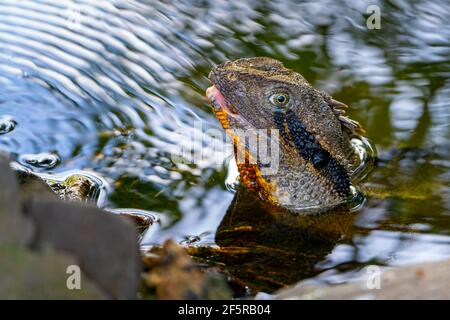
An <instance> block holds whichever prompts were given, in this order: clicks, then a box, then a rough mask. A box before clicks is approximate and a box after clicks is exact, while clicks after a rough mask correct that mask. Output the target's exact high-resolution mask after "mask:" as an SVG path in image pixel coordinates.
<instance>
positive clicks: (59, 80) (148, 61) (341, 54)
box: [0, 0, 450, 282]
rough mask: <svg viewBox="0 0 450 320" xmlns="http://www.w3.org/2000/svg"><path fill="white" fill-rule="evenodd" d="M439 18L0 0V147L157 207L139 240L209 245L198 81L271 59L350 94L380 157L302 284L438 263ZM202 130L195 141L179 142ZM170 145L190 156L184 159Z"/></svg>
mask: <svg viewBox="0 0 450 320" xmlns="http://www.w3.org/2000/svg"><path fill="white" fill-rule="evenodd" d="M369 4H377V5H379V6H380V8H381V29H380V30H369V29H368V28H366V18H367V16H368V15H367V14H366V9H367V6H368V5H369ZM449 20H450V5H449V3H448V1H445V0H443V1H374V2H373V3H372V2H371V3H366V2H365V1H344V2H339V4H338V3H336V2H335V1H321V2H320V3H318V2H317V3H316V1H311V2H294V1H293V2H289V1H163V2H157V1H140V2H135V1H56V0H54V1H51V0H48V1H15V0H11V1H6V0H0V148H1V149H3V150H6V151H8V152H9V153H11V155H12V157H13V158H14V160H16V161H17V162H18V163H20V164H22V165H23V166H26V167H28V168H30V169H32V170H33V171H35V172H37V173H42V174H65V173H66V172H68V171H71V170H84V171H90V172H94V173H95V174H96V175H98V176H99V177H101V178H103V179H104V180H105V181H106V182H107V185H108V187H107V190H108V192H107V194H106V200H105V201H103V202H102V203H101V204H100V205H101V206H105V207H111V208H137V209H142V210H148V211H151V212H154V213H156V214H157V215H158V216H160V218H161V225H160V227H158V228H155V230H152V231H151V232H149V233H148V234H147V236H146V237H145V238H144V242H143V244H144V245H145V244H155V243H161V241H163V240H164V239H166V238H175V239H177V240H178V241H184V242H186V241H188V242H195V241H196V240H199V241H200V242H199V243H201V244H212V243H213V242H214V234H215V230H216V229H217V227H218V225H219V223H220V221H221V220H222V218H223V216H224V214H225V212H226V210H227V208H228V207H229V205H230V203H231V201H232V199H233V193H232V192H231V191H228V190H227V188H226V185H227V183H226V179H227V175H228V174H229V178H228V179H229V180H228V182H229V183H232V181H233V173H232V172H231V173H229V172H228V169H227V168H228V166H227V163H228V161H227V160H226V159H227V156H226V155H228V156H229V154H230V149H229V148H228V149H226V150H217V148H215V147H214V143H213V142H214V141H219V140H220V141H221V140H222V138H221V137H218V136H217V132H221V130H220V125H219V123H218V122H217V120H216V119H215V117H214V116H213V115H212V112H211V111H210V109H209V107H208V105H207V103H206V101H205V98H204V91H205V89H206V88H207V87H208V86H209V85H210V84H209V82H208V79H207V78H206V76H207V74H208V72H209V70H210V69H211V67H212V66H213V65H214V64H216V63H220V62H223V61H224V60H232V59H237V58H241V57H247V56H270V57H273V58H276V59H279V60H281V61H282V62H283V63H284V64H285V65H286V66H288V67H290V68H293V69H295V70H297V71H298V72H300V73H302V74H303V75H304V77H305V78H306V79H307V80H308V81H310V83H311V84H312V85H314V86H315V87H316V88H319V89H322V90H325V91H327V92H329V93H330V94H331V95H333V97H335V98H336V99H337V100H340V101H343V102H345V103H347V104H349V105H350V106H351V107H352V108H351V110H350V111H349V114H350V116H351V117H352V118H354V119H355V120H357V121H359V122H360V123H361V124H363V126H364V127H365V128H366V131H367V136H368V137H369V138H370V139H371V141H373V142H374V143H375V145H376V147H377V149H378V154H379V158H380V159H379V161H378V164H377V168H376V169H375V170H373V171H372V173H371V174H370V176H369V177H368V178H367V179H366V181H365V188H366V189H365V190H366V192H365V193H366V198H367V199H366V202H365V204H364V205H363V206H362V207H361V208H360V209H359V210H358V212H357V213H356V218H355V221H354V222H353V223H352V227H351V231H350V232H347V233H346V234H345V236H343V237H341V238H340V239H338V240H336V243H335V244H334V245H333V247H332V248H331V249H330V250H331V253H330V254H326V255H325V256H324V258H323V259H322V260H321V261H319V262H318V263H317V264H316V267H315V272H316V273H317V274H318V275H317V276H316V277H315V279H317V280H323V281H330V282H340V281H345V280H348V279H353V278H356V277H358V275H359V274H360V273H361V272H362V271H361V267H363V266H365V265H368V264H378V265H402V264H409V263H415V262H421V261H433V260H439V259H443V258H445V257H449V256H450V184H449V181H450V170H449V169H450V159H449V156H450V126H449V121H450V103H449V98H450V80H449V75H450V59H449V57H450V46H449V39H450V26H449V24H448V21H449ZM214 129H218V130H214ZM202 133H205V135H203V136H202V137H203V138H204V141H203V148H201V147H200V146H198V145H197V144H195V143H194V142H193V139H194V138H193V137H194V136H195V135H202ZM180 149H184V150H188V151H195V150H197V151H198V150H199V149H201V150H202V151H203V154H202V156H201V157H200V158H199V159H198V160H197V161H194V163H185V162H184V163H183V162H180V161H177V160H176V159H174V157H173V154H174V153H176V151H177V150H180ZM222 151H223V152H222ZM228 159H229V157H228ZM230 181H231V182H230ZM251 214H252V212H251V210H250V211H249V212H248V215H251ZM312 250H314V248H312ZM263 254H264V253H263ZM255 255H256V256H257V251H255ZM301 277H302V276H300V275H299V276H298V277H297V279H293V280H298V279H299V278H301ZM293 280H292V281H293ZM289 281H290V280H289ZM289 281H287V282H289ZM285 282H286V281H285Z"/></svg>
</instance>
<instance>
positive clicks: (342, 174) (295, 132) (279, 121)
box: [274, 110, 350, 197]
mask: <svg viewBox="0 0 450 320" xmlns="http://www.w3.org/2000/svg"><path fill="white" fill-rule="evenodd" d="M274 121H275V123H276V125H277V128H278V130H279V131H280V134H281V136H282V137H283V138H284V139H285V140H286V141H287V142H292V143H293V144H294V145H295V148H296V150H297V152H298V154H299V155H300V156H301V157H302V158H303V159H304V160H305V161H308V162H309V163H311V164H312V165H313V166H314V168H315V169H316V170H317V171H318V172H319V173H320V174H321V175H323V176H325V177H326V178H327V179H329V180H330V181H332V183H333V184H334V187H335V189H336V191H337V192H338V194H339V195H340V196H343V197H347V196H349V195H350V179H349V177H348V174H347V171H346V170H345V168H344V167H343V166H342V165H341V164H340V163H339V162H338V161H337V160H336V159H334V158H333V156H332V155H330V153H329V152H328V151H327V150H325V149H323V148H322V147H321V146H320V144H319V142H318V141H317V140H316V138H315V137H314V135H313V134H312V133H311V132H309V131H307V130H306V128H305V126H304V125H303V123H302V122H301V121H300V120H299V119H298V118H297V117H296V115H295V113H294V112H293V111H291V110H288V111H286V113H284V112H283V111H278V110H277V111H275V114H274ZM285 124H287V128H288V131H289V132H286V128H285Z"/></svg>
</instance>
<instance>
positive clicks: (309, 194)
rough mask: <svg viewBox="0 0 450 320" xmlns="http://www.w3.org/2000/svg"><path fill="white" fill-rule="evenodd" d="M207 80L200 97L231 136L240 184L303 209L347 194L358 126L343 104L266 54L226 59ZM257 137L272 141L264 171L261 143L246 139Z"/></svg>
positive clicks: (269, 199)
mask: <svg viewBox="0 0 450 320" xmlns="http://www.w3.org/2000/svg"><path fill="white" fill-rule="evenodd" d="M209 79H210V80H211V82H212V83H213V86H212V87H210V88H209V89H208V90H207V93H206V94H207V97H208V99H209V100H210V102H211V104H212V106H213V107H214V111H215V114H216V116H217V118H218V119H219V121H220V123H221V124H222V126H223V128H224V129H225V130H226V131H227V133H228V134H229V136H230V137H231V138H232V140H233V143H234V146H235V156H236V159H237V164H238V169H239V172H240V180H241V182H242V183H243V184H244V185H245V186H247V187H248V188H249V189H251V190H254V191H255V192H257V194H258V195H259V196H260V197H261V198H263V200H265V201H266V202H269V203H272V204H274V205H276V206H281V207H284V208H288V209H289V210H293V211H302V212H307V211H317V210H325V209H329V208H330V207H335V206H337V205H339V204H342V203H343V202H345V200H347V199H348V198H349V197H350V196H351V189H350V186H351V181H350V173H351V169H352V166H353V165H354V164H355V162H356V155H355V154H354V151H353V148H352V146H351V143H350V139H351V138H352V137H353V136H357V135H360V134H362V133H363V132H364V131H363V129H362V128H361V126H360V125H359V124H358V123H357V122H355V121H353V120H351V119H349V118H347V117H345V112H344V110H343V108H346V107H347V106H345V105H344V104H343V103H340V102H338V101H335V100H333V99H332V98H331V97H330V96H329V95H327V94H325V93H323V92H320V91H318V90H316V89H314V88H313V87H312V86H311V85H310V84H309V83H308V82H307V81H306V80H305V79H304V78H303V77H302V76H301V75H300V74H298V73H296V72H294V71H292V70H289V69H287V68H285V67H284V66H283V65H282V63H281V62H279V61H277V60H274V59H270V58H265V57H258V58H245V59H239V60H236V61H234V62H225V63H223V64H221V65H218V66H217V67H215V68H214V69H213V70H212V71H211V73H210V75H209ZM280 96H281V97H280ZM254 129H263V131H258V132H257V131H255V130H254ZM271 130H272V131H271ZM261 132H266V134H265V135H264V136H263V135H261ZM271 133H273V134H271ZM246 137H247V140H246ZM262 138H266V139H267V144H268V145H270V143H271V142H273V143H275V144H276V145H277V146H278V150H279V156H278V157H276V159H275V158H273V159H272V160H271V162H270V165H272V167H276V169H277V170H275V172H273V171H270V172H268V171H267V170H265V168H267V159H266V160H265V161H262V158H261V157H260V156H261V153H259V152H260V150H261V147H260V146H259V145H258V144H256V143H251V141H252V139H256V140H254V141H258V140H257V139H259V140H261V139H262ZM248 139H250V140H248ZM271 150H275V149H271ZM258 155H259V157H258ZM243 159H244V160H245V161H242V160H243ZM274 159H275V160H274ZM263 164H266V165H263Z"/></svg>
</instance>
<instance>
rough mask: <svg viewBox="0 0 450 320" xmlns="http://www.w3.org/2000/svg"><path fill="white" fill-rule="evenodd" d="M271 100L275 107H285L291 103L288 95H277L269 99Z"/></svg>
mask: <svg viewBox="0 0 450 320" xmlns="http://www.w3.org/2000/svg"><path fill="white" fill-rule="evenodd" d="M269 100H270V103H272V104H273V105H275V106H284V105H286V104H287V103H288V102H289V96H288V95H287V94H286V93H275V94H273V95H271V96H270V97H269Z"/></svg>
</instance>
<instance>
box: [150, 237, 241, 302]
mask: <svg viewBox="0 0 450 320" xmlns="http://www.w3.org/2000/svg"><path fill="white" fill-rule="evenodd" d="M144 264H145V266H146V268H148V272H147V274H146V275H145V284H146V286H147V288H146V289H147V290H146V291H147V293H148V294H149V295H150V297H154V298H156V299H176V300H178V299H230V298H231V297H232V293H231V290H230V288H229V287H228V285H227V283H226V282H225V280H224V278H222V276H220V275H219V274H215V273H212V272H207V271H206V270H204V269H202V268H201V266H200V265H199V264H197V263H195V261H194V260H193V259H192V257H190V256H189V254H188V253H187V251H186V249H185V248H183V247H182V246H180V245H178V244H176V243H175V242H174V241H172V240H168V241H166V242H165V243H164V244H163V246H162V247H155V248H153V249H152V250H150V251H149V252H147V254H146V255H145V256H144Z"/></svg>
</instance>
